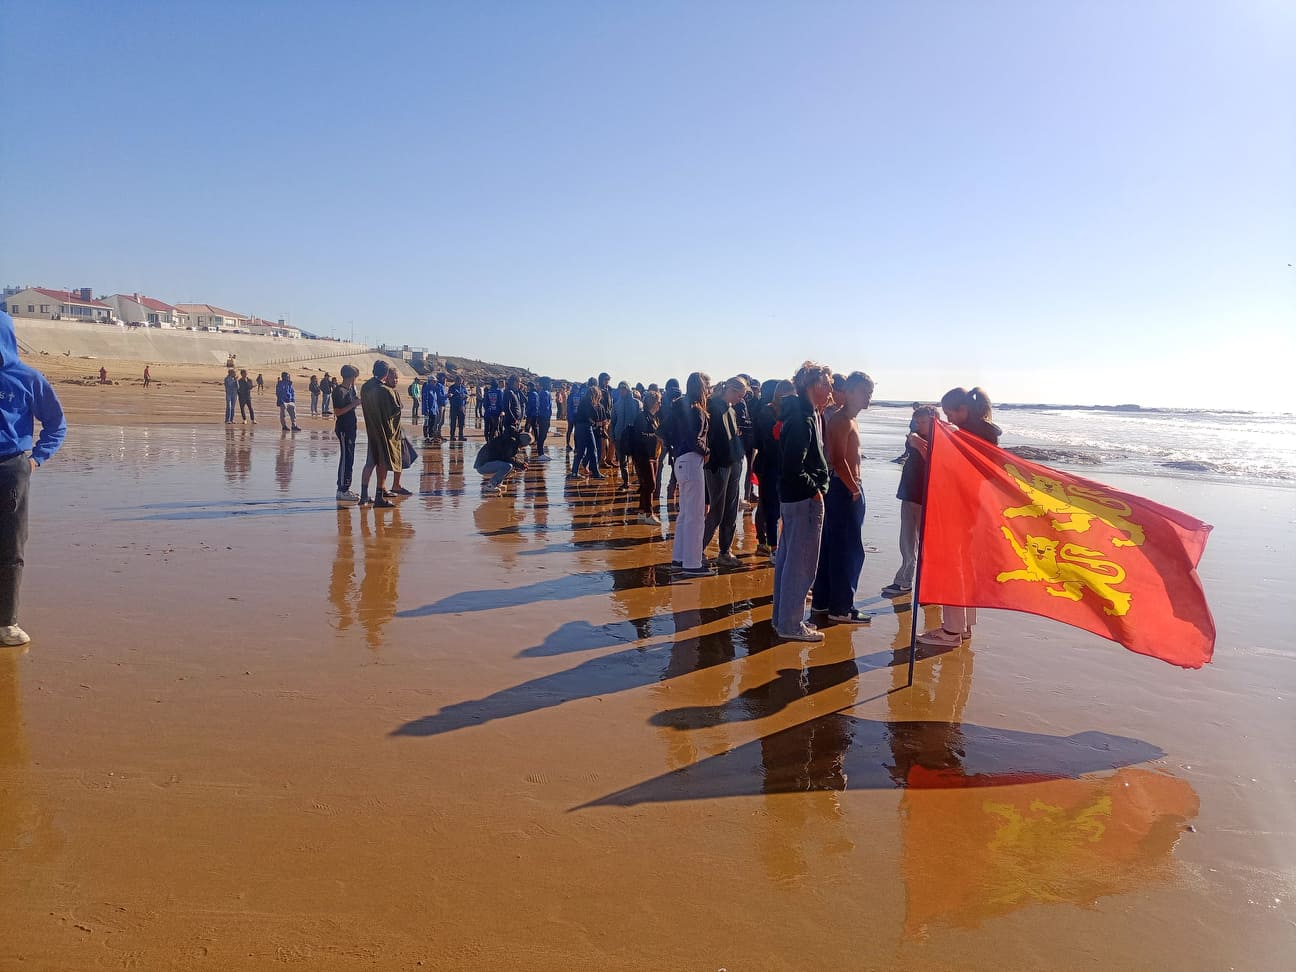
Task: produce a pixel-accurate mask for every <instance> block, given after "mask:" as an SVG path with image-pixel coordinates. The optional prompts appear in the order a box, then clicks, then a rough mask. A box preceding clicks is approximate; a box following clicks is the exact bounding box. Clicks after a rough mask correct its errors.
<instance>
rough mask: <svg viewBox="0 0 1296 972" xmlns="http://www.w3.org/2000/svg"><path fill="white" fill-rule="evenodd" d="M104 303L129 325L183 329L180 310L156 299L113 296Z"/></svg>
mask: <svg viewBox="0 0 1296 972" xmlns="http://www.w3.org/2000/svg"><path fill="white" fill-rule="evenodd" d="M104 303H105V304H107V305H108V306H109V307H111V308H112V309H113V311H114V312H115V313H116V314H117V316H118V317H119V318H121V319H122V320H123V321H125V322H126V323H127V324H152V325H155V326H157V327H182V326H183V324H182V323H181V320H182V315H181V313H180V310H179V308H177V307H172V306H171V305H170V304H168V303H165V302H164V301H160V300H158V299H157V298H156V297H145V296H143V295H141V294H113V295H112V296H111V297H105V298H104Z"/></svg>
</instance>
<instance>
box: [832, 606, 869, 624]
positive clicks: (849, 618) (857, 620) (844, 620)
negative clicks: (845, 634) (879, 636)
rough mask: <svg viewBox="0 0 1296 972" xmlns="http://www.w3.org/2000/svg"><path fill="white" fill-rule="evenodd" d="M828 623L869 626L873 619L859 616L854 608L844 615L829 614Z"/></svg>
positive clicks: (864, 615) (865, 615)
mask: <svg viewBox="0 0 1296 972" xmlns="http://www.w3.org/2000/svg"><path fill="white" fill-rule="evenodd" d="M828 620H829V621H835V622H836V623H837V624H870V623H872V621H873V619H872V618H871V617H869V616H868V615H867V614H860V613H859V612H858V611H856V610H855V609H854V608H851V609H850V610H849V611H848V612H846V613H845V614H833V613H831V612H829V614H828Z"/></svg>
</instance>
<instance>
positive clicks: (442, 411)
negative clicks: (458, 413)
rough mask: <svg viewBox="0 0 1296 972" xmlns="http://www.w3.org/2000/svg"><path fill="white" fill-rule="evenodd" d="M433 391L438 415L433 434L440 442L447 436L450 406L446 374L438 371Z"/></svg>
mask: <svg viewBox="0 0 1296 972" xmlns="http://www.w3.org/2000/svg"><path fill="white" fill-rule="evenodd" d="M432 391H433V392H434V393H435V394H436V400H437V415H436V422H434V423H433V427H432V432H433V435H434V437H435V438H436V440H437V441H438V442H440V441H441V440H442V439H443V438H445V436H444V435H443V434H442V433H443V432H444V431H445V419H446V406H447V405H449V404H450V389H449V388H447V387H446V376H445V372H443V371H438V372H437V376H436V381H435V382H434V383H433V385H432Z"/></svg>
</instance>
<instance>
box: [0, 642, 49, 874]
mask: <svg viewBox="0 0 1296 972" xmlns="http://www.w3.org/2000/svg"><path fill="white" fill-rule="evenodd" d="M26 650H27V649H26V648H0V860H2V861H4V862H5V866H6V867H8V866H10V865H15V866H16V865H17V864H18V863H19V860H20V858H21V857H22V856H23V855H24V854H30V853H31V852H32V851H33V849H39V848H41V847H48V845H49V842H50V839H51V834H50V830H51V826H50V824H51V821H50V819H49V817H48V816H47V815H45V814H42V813H41V812H40V811H39V809H38V808H37V806H36V804H35V803H34V802H33V800H32V790H31V789H30V787H29V785H28V783H27V780H26V775H27V762H28V756H27V742H26V739H25V738H24V735H23V720H22V691H21V686H20V685H19V681H18V666H19V665H20V664H21V662H22V654H23V652H25V651H26Z"/></svg>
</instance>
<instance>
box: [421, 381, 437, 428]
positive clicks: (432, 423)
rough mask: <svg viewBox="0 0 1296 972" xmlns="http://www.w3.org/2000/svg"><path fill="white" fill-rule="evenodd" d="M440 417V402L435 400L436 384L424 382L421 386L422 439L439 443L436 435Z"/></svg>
mask: <svg viewBox="0 0 1296 972" xmlns="http://www.w3.org/2000/svg"><path fill="white" fill-rule="evenodd" d="M439 415H441V400H439V399H438V398H437V382H435V381H426V382H424V386H422V438H424V439H425V441H428V442H432V441H433V439H437V441H438V442H439V441H441V439H439V435H438V434H437V419H438V416H439Z"/></svg>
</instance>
